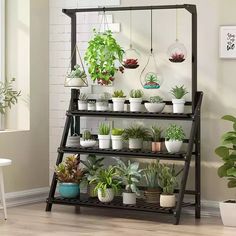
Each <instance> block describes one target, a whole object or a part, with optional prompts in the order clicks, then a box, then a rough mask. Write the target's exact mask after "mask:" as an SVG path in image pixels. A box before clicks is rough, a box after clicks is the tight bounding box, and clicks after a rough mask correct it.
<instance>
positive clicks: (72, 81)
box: [64, 77, 87, 87]
mask: <svg viewBox="0 0 236 236" xmlns="http://www.w3.org/2000/svg"><path fill="white" fill-rule="evenodd" d="M64 86H65V87H87V85H86V83H85V79H81V78H70V77H66V78H65V83H64Z"/></svg>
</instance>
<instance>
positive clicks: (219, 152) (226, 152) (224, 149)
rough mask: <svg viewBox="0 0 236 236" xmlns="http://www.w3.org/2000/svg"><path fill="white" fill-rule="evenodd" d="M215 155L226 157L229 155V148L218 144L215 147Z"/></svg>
mask: <svg viewBox="0 0 236 236" xmlns="http://www.w3.org/2000/svg"><path fill="white" fill-rule="evenodd" d="M215 153H216V155H218V156H220V157H222V158H228V157H229V148H227V147H225V146H220V147H218V148H216V149H215Z"/></svg>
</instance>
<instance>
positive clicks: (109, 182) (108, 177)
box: [90, 166, 121, 203]
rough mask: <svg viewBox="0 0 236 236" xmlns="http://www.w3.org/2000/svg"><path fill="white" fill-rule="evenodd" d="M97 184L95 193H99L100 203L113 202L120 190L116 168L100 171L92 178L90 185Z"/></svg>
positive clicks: (111, 167)
mask: <svg viewBox="0 0 236 236" xmlns="http://www.w3.org/2000/svg"><path fill="white" fill-rule="evenodd" d="M93 183H95V184H96V187H95V191H97V193H98V199H99V201H100V202H104V203H106V202H111V201H112V200H113V199H114V196H115V193H116V192H118V190H119V188H120V183H121V182H120V180H119V179H118V176H117V172H116V167H114V166H109V167H108V168H107V169H100V170H99V171H98V172H97V174H96V175H95V176H94V178H92V180H91V181H90V184H93Z"/></svg>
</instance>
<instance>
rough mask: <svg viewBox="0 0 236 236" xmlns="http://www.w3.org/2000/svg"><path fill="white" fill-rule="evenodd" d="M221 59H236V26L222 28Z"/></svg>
mask: <svg viewBox="0 0 236 236" xmlns="http://www.w3.org/2000/svg"><path fill="white" fill-rule="evenodd" d="M220 58H225V59H236V26H221V27H220Z"/></svg>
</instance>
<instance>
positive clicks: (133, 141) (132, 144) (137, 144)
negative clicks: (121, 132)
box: [129, 138, 143, 150]
mask: <svg viewBox="0 0 236 236" xmlns="http://www.w3.org/2000/svg"><path fill="white" fill-rule="evenodd" d="M142 148H143V139H142V138H129V149H134V150H139V149H142Z"/></svg>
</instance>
